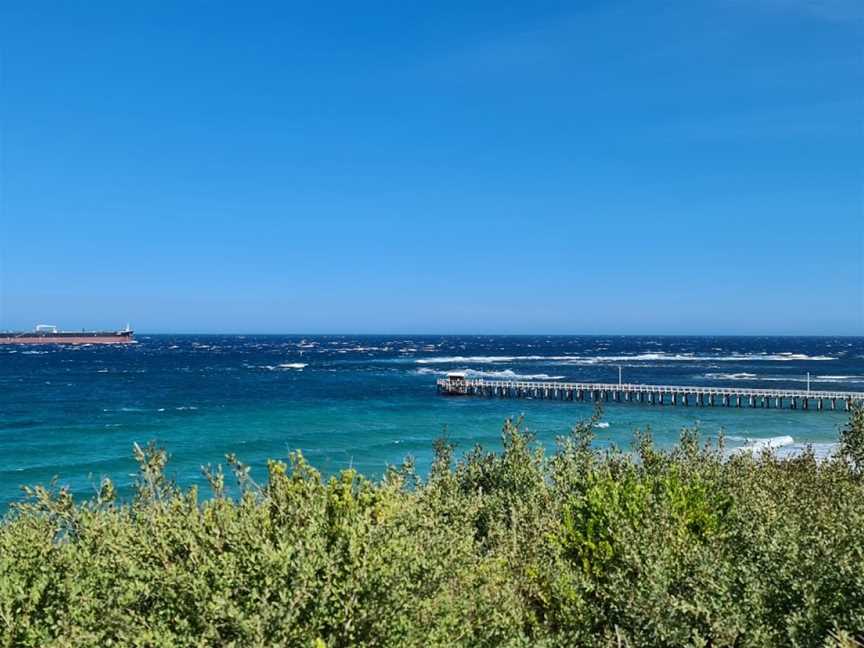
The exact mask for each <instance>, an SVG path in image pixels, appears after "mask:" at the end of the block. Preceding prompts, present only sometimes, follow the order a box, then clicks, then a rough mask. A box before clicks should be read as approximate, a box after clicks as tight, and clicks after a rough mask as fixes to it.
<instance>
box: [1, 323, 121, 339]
mask: <svg viewBox="0 0 864 648" xmlns="http://www.w3.org/2000/svg"><path fill="white" fill-rule="evenodd" d="M132 333H133V332H132V329H131V328H130V327H129V325H128V324H127V325H126V328H125V329H122V330H120V331H61V330H60V329H58V328H57V327H56V326H54V325H51V324H39V325H37V326H36V327H35V328H34V329H33V330H32V331H0V344H129V343H131V342H134V341H135V340H134V339H133V338H132Z"/></svg>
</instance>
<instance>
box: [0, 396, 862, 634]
mask: <svg viewBox="0 0 864 648" xmlns="http://www.w3.org/2000/svg"><path fill="white" fill-rule="evenodd" d="M595 416H599V413H598V414H596V415H595ZM594 422H596V419H594V420H591V421H586V422H584V423H582V424H580V425H577V426H576V427H575V428H574V429H573V431H572V433H571V434H570V435H569V436H568V437H566V438H562V439H560V440H559V444H558V449H557V451H556V452H555V453H554V454H553V455H551V456H547V455H545V454H544V453H543V451H542V449H540V448H539V447H538V446H537V445H536V444H535V443H534V442H533V440H532V438H531V436H530V434H528V433H527V432H525V431H524V430H523V429H522V426H521V422H513V421H508V422H507V423H506V424H505V425H504V429H503V445H504V447H503V451H501V452H498V453H493V452H486V451H484V450H482V449H481V448H479V447H478V448H475V449H474V450H472V451H470V452H468V453H466V454H465V456H464V457H462V458H461V459H459V460H458V461H455V460H454V449H453V448H452V446H450V445H448V444H447V443H446V442H444V441H440V442H438V443H437V444H436V459H435V462H434V464H433V466H432V468H431V470H430V473H429V475H428V477H426V478H423V479H421V478H420V477H419V476H418V475H417V474H416V473H415V471H414V469H413V466H412V464H411V463H410V462H406V463H405V464H404V465H403V466H401V467H398V468H391V469H390V470H389V471H388V472H387V473H386V475H385V476H384V477H383V478H382V479H381V480H380V481H377V482H373V481H370V480H368V479H366V478H364V477H363V476H361V475H359V474H357V473H356V472H354V471H352V470H345V471H342V472H341V473H340V474H339V475H338V476H335V477H333V478H331V479H329V480H323V479H322V477H321V476H320V474H319V473H318V472H317V471H316V470H314V469H313V468H312V467H311V466H310V465H309V464H308V463H307V462H306V461H305V460H304V458H303V456H302V455H301V454H300V453H299V452H298V453H295V454H292V455H290V457H289V460H288V462H287V463H282V462H279V461H271V462H269V466H268V468H269V476H268V479H267V480H266V483H264V484H261V485H259V484H256V483H255V482H254V481H253V480H252V478H251V477H250V473H249V469H248V467H246V466H244V465H243V464H242V463H240V462H239V461H237V459H236V458H234V457H228V465H229V466H230V468H231V470H232V471H233V473H234V477H235V478H236V479H237V480H238V482H239V485H240V494H239V495H238V496H236V497H229V496H228V495H227V494H226V486H225V475H224V474H223V472H222V469H221V467H220V468H215V469H211V468H207V469H205V474H206V475H207V478H208V480H209V482H210V485H211V488H212V494H210V495H209V496H208V498H207V499H203V498H199V493H198V492H197V490H196V489H195V488H191V489H187V490H181V489H179V488H178V487H176V486H175V485H174V484H173V483H171V482H170V480H168V479H166V477H165V466H166V462H167V455H166V453H165V452H164V451H162V450H159V449H157V448H155V447H152V446H151V447H148V448H144V449H142V448H138V447H137V446H136V448H135V454H136V458H137V460H138V463H139V465H140V470H139V476H138V483H137V495H136V496H135V498H134V500H132V501H129V502H125V503H124V502H119V501H117V500H116V497H115V493H114V487H113V485H112V484H111V482H109V481H107V480H106V481H105V482H103V484H102V488H101V490H100V493H99V495H98V496H97V497H95V498H94V499H93V500H91V501H86V502H82V503H76V502H75V501H73V498H72V497H71V496H70V494H69V493H68V492H67V491H65V490H63V489H59V490H58V489H52V488H42V487H37V488H34V489H30V490H28V493H29V497H28V498H27V500H26V501H24V502H23V503H21V504H17V505H15V507H14V508H13V510H12V511H11V512H10V513H9V514H8V515H7V517H6V518H5V520H4V521H3V523H2V525H0V643H2V644H3V645H7V646H13V645H15V646H17V645H22V646H51V645H63V646H67V645H68V646H91V645H92V646H111V645H122V646H127V645H128V646H203V645H219V646H230V645H234V646H271V645H286V646H310V647H316V648H322V647H324V646H355V645H364V646H443V645H447V646H450V645H464V646H574V645H586V646H594V645H596V646H644V645H658V646H781V645H783V646H786V645H792V646H822V645H846V646H853V645H860V644H857V643H856V637H857V639H858V640H860V639H861V634H860V633H861V631H862V630H864V478H862V474H861V471H860V468H861V465H862V461H864V455H862V450H861V448H862V447H864V442H862V441H864V414H862V413H861V412H860V411H856V412H855V413H854V414H853V416H852V418H851V419H850V423H849V425H848V426H847V427H846V429H845V430H844V432H843V437H842V443H843V448H842V451H841V452H840V453H838V455H837V456H836V457H834V458H831V459H829V460H822V461H817V459H816V458H815V457H814V456H813V454H812V453H804V454H802V455H801V456H798V457H795V458H791V459H778V458H777V457H775V456H773V455H772V454H770V453H768V452H766V453H764V454H762V455H759V456H755V457H754V456H749V455H747V454H734V455H729V453H726V452H724V450H723V448H722V439H721V440H720V441H719V443H718V444H716V445H711V444H708V445H701V444H700V442H699V441H698V435H697V434H696V433H695V432H694V431H690V430H685V431H684V432H683V433H682V436H681V441H680V443H679V444H678V446H677V447H675V448H674V449H671V450H661V449H658V448H656V447H655V446H654V445H653V444H652V442H651V438H650V435H648V434H642V435H640V436H638V437H637V440H636V443H635V447H634V452H632V453H631V452H627V453H625V452H622V451H619V450H615V449H612V450H605V451H602V452H601V451H597V450H594V449H592V446H591V440H592V426H593V423H594Z"/></svg>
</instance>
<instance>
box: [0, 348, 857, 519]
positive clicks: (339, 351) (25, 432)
mask: <svg viewBox="0 0 864 648" xmlns="http://www.w3.org/2000/svg"><path fill="white" fill-rule="evenodd" d="M619 366H620V367H621V368H622V372H623V378H624V381H625V382H634V383H635V382H639V383H653V384H658V383H660V384H663V383H665V384H679V385H711V386H723V385H741V386H748V387H777V388H801V387H802V386H804V384H805V382H806V379H807V378H806V375H807V372H810V374H811V381H812V382H811V385H812V388H813V389H838V390H849V391H864V338H811V337H806V338H792V337H631V336H628V337H618V336H578V337H571V336H410V335H387V336H365V335H364V336H352V335H331V336H252V335H240V336H234V335H195V336H186V335H183V336H181V335H140V336H138V338H137V343H135V344H132V345H128V346H106V347H100V346H78V347H25V346H20V347H17V346H7V347H0V457H2V460H0V461H2V463H0V510H6V509H7V508H8V505H9V503H10V502H12V501H15V500H19V499H21V497H22V494H21V490H20V487H21V485H23V484H29V485H33V484H40V483H41V484H47V483H48V482H49V481H50V480H51V479H52V478H54V477H55V476H56V477H57V478H58V484H59V485H66V486H68V487H69V488H70V489H71V491H72V492H73V493H74V494H75V495H76V496H78V497H86V496H89V495H92V494H93V493H95V491H96V488H97V487H98V484H99V481H100V479H101V478H102V477H103V476H109V477H111V478H112V479H113V480H115V483H116V484H117V485H118V490H119V492H120V494H121V495H123V496H128V495H129V494H130V493H131V484H132V479H133V473H134V469H135V464H134V461H133V459H132V445H133V443H135V442H138V443H139V444H144V443H147V442H148V441H151V440H153V441H156V442H157V443H158V444H159V445H161V446H163V447H164V448H166V449H167V450H168V451H169V452H170V455H171V460H170V463H169V470H168V472H169V475H170V476H172V477H173V478H174V479H176V481H177V482H178V483H179V484H181V485H184V486H188V485H191V484H199V485H202V486H203V485H205V484H206V481H205V480H204V479H203V477H202V475H201V466H202V465H204V464H208V463H210V464H216V463H219V462H224V457H225V454H226V453H232V452H233V453H235V454H236V455H237V456H238V457H239V458H240V459H241V460H242V461H243V462H245V463H247V464H250V465H251V466H252V469H253V475H258V476H261V475H263V473H264V466H265V462H266V460H267V459H268V458H277V459H279V458H282V459H284V458H285V457H286V456H287V454H288V452H290V451H292V450H296V449H300V450H302V452H303V454H304V456H305V457H306V458H307V459H308V460H309V461H310V462H311V463H312V464H313V465H314V466H315V467H316V468H318V469H319V470H321V471H322V473H324V474H325V475H331V474H333V473H334V472H336V471H338V470H340V469H343V468H347V467H353V468H355V469H357V470H359V471H361V472H362V473H364V474H366V475H367V476H369V477H372V478H377V477H380V476H381V475H382V474H383V473H384V471H385V469H386V466H387V465H388V464H399V463H401V462H402V460H403V458H405V457H406V456H409V455H410V456H411V457H413V458H414V460H415V461H416V464H417V467H418V470H419V471H420V472H421V473H423V472H425V471H426V470H427V469H428V467H429V463H430V460H431V458H432V444H433V441H434V439H435V438H437V437H439V436H442V435H444V436H446V437H447V438H448V439H449V440H450V441H451V442H453V443H455V444H456V446H457V452H461V451H466V450H468V449H470V448H471V447H473V446H474V445H475V444H481V445H483V446H485V447H488V448H490V449H491V448H497V447H499V446H500V431H501V426H502V423H503V421H504V420H505V418H507V417H517V416H524V420H525V426H526V427H527V428H528V429H529V430H530V431H531V432H532V433H534V434H535V436H536V438H537V441H538V443H542V444H543V445H545V446H546V447H547V448H549V449H550V450H552V449H553V448H554V444H555V439H556V438H557V437H558V436H560V435H563V434H566V433H567V431H568V430H569V428H570V427H571V426H572V425H573V424H574V423H576V422H577V421H579V420H582V419H584V418H587V417H588V416H590V414H591V410H592V406H591V405H590V404H589V403H572V402H554V401H539V400H502V399H483V398H458V397H446V396H440V395H438V394H437V393H436V389H435V379H436V378H437V377H438V376H439V375H443V374H444V373H446V372H447V371H455V370H461V371H466V372H467V373H468V374H469V375H473V376H483V377H489V378H496V377H500V378H525V379H544V380H551V379H561V380H580V381H604V382H616V381H617V380H618V368H619ZM845 420H846V415H845V414H844V413H842V412H827V411H826V412H821V413H819V412H816V411H812V410H811V411H809V412H803V411H800V410H799V411H791V410H762V409H746V408H742V409H740V410H739V409H734V408H722V407H715V408H708V407H706V408H696V407H692V406H691V407H687V408H685V407H680V406H679V407H671V406H665V407H662V408H660V407H650V406H648V405H645V406H640V405H635V404H612V403H610V404H609V405H608V406H607V407H606V409H605V413H604V420H603V423H602V424H601V426H599V427H598V428H597V430H596V432H597V444H598V445H599V446H606V445H609V444H617V445H618V446H620V447H623V448H629V445H630V443H631V441H632V438H633V433H634V431H635V430H639V429H645V428H647V427H650V428H651V430H652V432H653V435H654V437H655V439H656V441H657V442H658V443H659V444H661V445H669V444H672V443H674V442H675V440H676V439H677V438H678V435H679V433H680V430H681V428H682V427H685V426H698V428H699V430H700V431H701V433H702V434H703V435H705V436H706V437H709V436H716V435H717V434H718V433H719V432H720V430H723V431H724V432H725V434H726V435H727V440H728V444H729V446H730V447H738V446H742V445H744V444H745V443H747V442H748V440H757V441H762V442H768V441H769V440H773V441H771V442H772V443H774V444H776V445H779V446H782V447H781V448H780V451H781V452H787V453H788V452H796V451H800V449H802V448H803V447H805V445H807V444H812V445H813V446H814V448H815V449H816V451H817V452H819V453H822V454H827V453H829V452H830V451H831V449H832V448H833V447H834V444H835V443H836V441H837V436H838V432H839V429H840V427H842V425H843V424H844V422H845Z"/></svg>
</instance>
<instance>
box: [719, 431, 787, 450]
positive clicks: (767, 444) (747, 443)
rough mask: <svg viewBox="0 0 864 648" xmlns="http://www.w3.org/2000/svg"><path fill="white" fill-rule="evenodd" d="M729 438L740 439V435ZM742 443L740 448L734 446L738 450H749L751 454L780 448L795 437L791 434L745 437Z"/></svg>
mask: <svg viewBox="0 0 864 648" xmlns="http://www.w3.org/2000/svg"><path fill="white" fill-rule="evenodd" d="M729 439H733V440H741V439H742V438H741V437H732V436H730V437H729ZM743 440H744V445H743V446H741V447H740V448H736V450H737V451H738V452H751V453H753V454H757V453H759V452H762V451H763V450H776V449H777V448H782V447H784V446H791V445H793V444H794V443H795V439H793V438H792V437H791V436H788V435H784V436H777V437H768V438H767V439H750V438H745V439H743Z"/></svg>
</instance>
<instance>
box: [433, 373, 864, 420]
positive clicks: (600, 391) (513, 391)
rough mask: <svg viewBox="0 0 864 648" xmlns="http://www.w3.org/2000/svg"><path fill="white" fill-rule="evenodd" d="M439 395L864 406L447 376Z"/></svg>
mask: <svg viewBox="0 0 864 648" xmlns="http://www.w3.org/2000/svg"><path fill="white" fill-rule="evenodd" d="M437 386H438V392H439V393H441V394H446V395H450V396H483V397H487V398H537V399H548V400H561V401H577V402H583V401H588V402H607V403H608V402H614V403H637V404H643V405H657V406H660V405H681V406H690V405H692V406H696V407H715V406H716V407H756V408H764V409H782V408H788V409H793V410H797V409H800V410H803V411H807V410H811V409H812V410H815V411H817V412H821V411H823V410H837V409H842V410H845V411H847V412H848V411H849V410H851V409H852V405H853V404H854V403H864V392H844V391H813V390H809V389H808V390H795V389H746V388H739V387H699V386H695V385H693V386H675V385H639V384H628V383H571V382H541V381H534V380H530V381H528V380H483V379H480V378H466V377H464V376H462V375H460V374H450V375H448V376H447V377H446V378H439V379H438V381H437Z"/></svg>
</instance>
